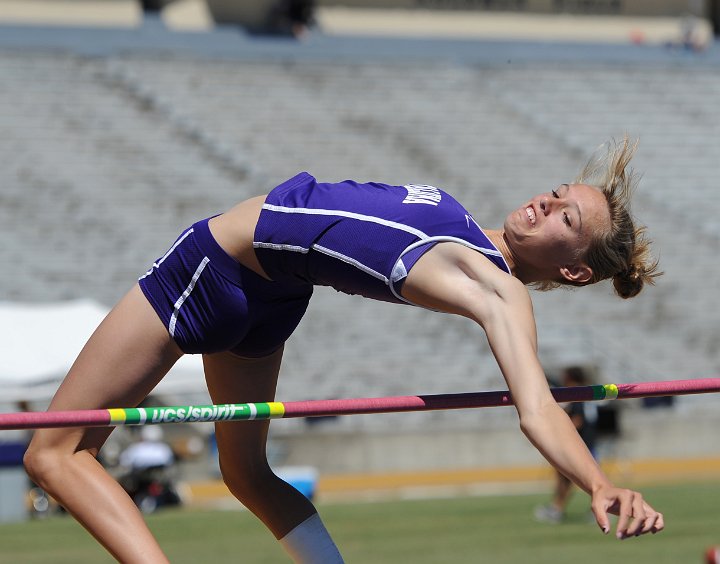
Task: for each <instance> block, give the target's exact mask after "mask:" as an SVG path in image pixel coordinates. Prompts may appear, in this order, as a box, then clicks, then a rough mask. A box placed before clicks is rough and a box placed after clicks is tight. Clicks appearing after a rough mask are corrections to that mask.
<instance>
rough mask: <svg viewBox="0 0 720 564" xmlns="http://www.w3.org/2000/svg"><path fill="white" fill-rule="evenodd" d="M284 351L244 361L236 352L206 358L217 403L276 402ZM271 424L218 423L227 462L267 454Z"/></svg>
mask: <svg viewBox="0 0 720 564" xmlns="http://www.w3.org/2000/svg"><path fill="white" fill-rule="evenodd" d="M281 361H282V348H280V349H279V350H278V351H276V352H274V353H273V354H271V355H269V356H265V357H262V358H257V359H255V358H253V359H248V358H241V357H238V356H237V355H234V354H232V353H229V352H226V353H217V354H208V355H203V364H204V366H205V380H206V381H207V386H208V390H209V392H210V397H211V398H212V401H213V403H216V404H218V403H251V402H267V401H273V399H275V389H276V387H277V378H278V373H279V372H280V363H281ZM269 423H270V422H269V421H239V422H225V423H216V424H215V434H216V438H217V443H218V450H219V452H220V457H221V461H222V462H223V464H224V463H230V464H233V463H242V462H245V461H246V457H247V456H248V455H252V456H259V455H260V456H263V457H264V455H265V442H266V440H267V432H268V427H269Z"/></svg>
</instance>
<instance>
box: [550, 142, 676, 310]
mask: <svg viewBox="0 0 720 564" xmlns="http://www.w3.org/2000/svg"><path fill="white" fill-rule="evenodd" d="M637 145H638V142H637V140H636V141H634V142H631V141H630V139H629V138H628V137H627V135H626V136H625V137H623V140H622V141H621V142H617V141H615V140H612V141H611V142H609V143H606V144H605V145H604V146H603V147H601V149H600V150H598V151H597V152H596V154H595V155H594V156H593V157H592V158H590V160H589V161H588V162H587V164H586V165H585V168H584V169H583V170H582V172H581V173H580V175H579V176H578V177H577V178H576V179H575V183H576V184H588V185H591V186H595V187H596V188H598V189H600V191H601V192H602V193H603V195H604V196H605V200H606V201H607V204H608V209H609V212H610V229H609V230H603V232H600V233H598V234H597V235H596V236H595V237H594V238H593V240H592V241H591V243H590V245H589V247H588V249H587V251H586V252H585V256H584V257H583V260H584V261H585V262H586V263H587V265H588V266H589V267H590V268H591V269H592V277H591V278H590V280H588V282H587V283H586V284H594V283H596V282H600V281H601V280H607V279H609V278H612V281H613V287H614V288H615V293H616V294H617V295H618V296H620V297H621V298H623V299H627V298H632V297H634V296H637V295H638V294H639V293H640V291H641V290H642V289H643V287H644V285H645V284H651V285H652V284H654V283H655V278H656V277H658V276H660V275H662V272H660V271H659V270H658V261H657V260H656V259H654V258H653V257H652V256H651V253H650V244H651V241H650V240H649V239H648V238H647V237H646V235H645V227H644V226H641V225H636V223H635V220H634V219H633V216H632V213H631V211H630V203H631V199H632V194H633V191H634V190H635V188H636V186H637V183H638V180H639V178H638V176H637V175H636V174H635V172H634V171H633V170H632V169H631V168H629V164H630V160H631V159H632V157H633V155H634V154H635V151H636V149H637ZM559 285H560V283H557V282H544V283H541V284H539V285H538V288H539V289H542V290H547V289H550V288H552V287H557V286H559ZM583 285H585V284H583Z"/></svg>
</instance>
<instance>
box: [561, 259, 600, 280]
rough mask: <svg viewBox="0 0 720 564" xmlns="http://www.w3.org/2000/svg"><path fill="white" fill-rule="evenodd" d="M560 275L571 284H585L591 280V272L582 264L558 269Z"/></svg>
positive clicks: (567, 265) (568, 265) (590, 269)
mask: <svg viewBox="0 0 720 564" xmlns="http://www.w3.org/2000/svg"><path fill="white" fill-rule="evenodd" d="M560 275H561V276H562V277H563V278H564V279H565V280H567V281H568V282H570V283H571V284H576V285H582V284H587V283H588V282H590V280H591V279H592V275H593V271H592V268H590V267H589V266H588V265H587V264H585V263H584V262H580V263H576V264H566V265H565V266H562V267H560Z"/></svg>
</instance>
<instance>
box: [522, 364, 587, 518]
mask: <svg viewBox="0 0 720 564" xmlns="http://www.w3.org/2000/svg"><path fill="white" fill-rule="evenodd" d="M561 385H562V386H566V387H571V386H589V385H590V377H589V375H588V373H587V371H586V369H585V368H583V367H581V366H568V367H567V368H565V369H564V370H563V371H562V375H561ZM565 411H566V412H567V414H568V415H569V416H570V420H571V421H572V422H573V424H574V425H575V428H576V429H577V432H578V434H579V435H580V438H581V439H582V440H583V442H584V443H585V446H586V447H587V448H588V450H589V451H590V453H591V454H592V455H593V457H594V458H595V459H596V460H597V458H598V457H597V450H596V441H597V424H598V406H597V404H595V403H594V402H582V401H578V402H571V403H569V404H567V405H566V406H565ZM572 491H573V483H572V481H570V480H569V479H568V478H567V477H566V476H565V475H564V474H563V473H562V472H558V471H557V469H556V470H555V489H554V491H553V498H552V501H551V502H550V503H549V504H547V505H542V506H540V507H538V508H536V510H535V518H536V519H537V520H538V521H544V522H547V523H560V522H562V521H563V520H564V519H565V513H566V510H567V504H568V502H569V501H570V496H571V495H572Z"/></svg>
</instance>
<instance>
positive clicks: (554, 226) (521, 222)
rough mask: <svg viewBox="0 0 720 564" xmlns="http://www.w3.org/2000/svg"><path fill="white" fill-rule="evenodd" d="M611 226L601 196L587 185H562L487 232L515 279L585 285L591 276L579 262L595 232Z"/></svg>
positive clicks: (600, 231)
mask: <svg viewBox="0 0 720 564" xmlns="http://www.w3.org/2000/svg"><path fill="white" fill-rule="evenodd" d="M609 227H610V212H609V210H608V205H607V201H606V199H605V196H604V195H603V193H602V192H601V191H600V190H598V189H597V188H595V187H593V186H588V185H586V184H561V185H560V186H558V187H557V188H556V189H554V190H551V191H550V192H546V193H543V194H539V195H537V196H535V197H534V198H532V199H531V200H530V201H529V202H526V203H525V204H523V205H522V206H520V207H519V208H518V209H516V210H515V211H513V212H511V213H510V214H509V215H508V216H507V218H506V219H505V223H504V225H503V228H502V230H489V231H488V232H487V233H488V235H489V236H490V238H491V239H492V241H493V243H495V245H496V246H497V247H498V248H499V249H500V251H502V253H503V255H504V256H505V259H506V260H507V261H508V264H509V265H510V268H511V269H512V271H513V274H514V275H515V276H516V277H517V278H518V279H519V280H521V281H522V282H524V283H526V284H527V283H529V282H536V281H540V280H562V279H566V280H568V281H571V282H579V283H582V282H587V281H588V280H589V278H590V276H591V275H592V271H591V270H590V269H589V267H588V266H587V265H586V264H585V263H584V262H583V261H582V260H581V259H580V257H582V256H583V254H584V253H585V251H586V250H587V248H588V246H589V244H590V242H591V241H592V239H593V237H594V236H595V234H597V233H602V232H603V231H607V230H608V229H609Z"/></svg>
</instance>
